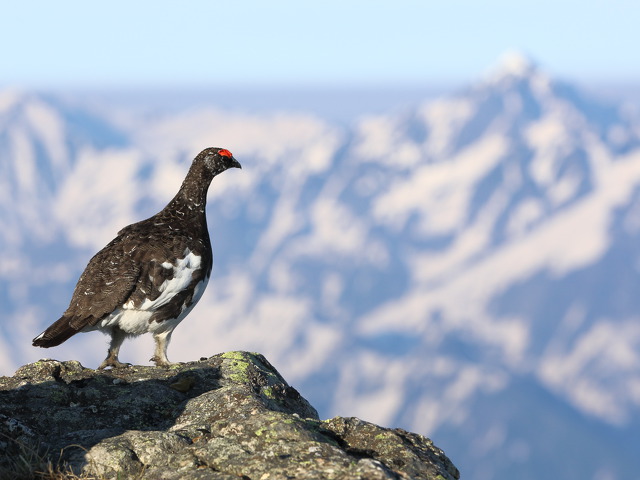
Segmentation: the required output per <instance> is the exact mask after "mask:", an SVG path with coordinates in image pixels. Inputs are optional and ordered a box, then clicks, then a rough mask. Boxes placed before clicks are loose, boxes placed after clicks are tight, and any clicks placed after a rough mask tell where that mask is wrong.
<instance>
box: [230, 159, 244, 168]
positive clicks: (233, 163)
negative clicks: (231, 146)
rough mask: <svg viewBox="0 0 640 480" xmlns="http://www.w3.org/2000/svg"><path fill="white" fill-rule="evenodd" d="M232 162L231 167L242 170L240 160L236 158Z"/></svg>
mask: <svg viewBox="0 0 640 480" xmlns="http://www.w3.org/2000/svg"><path fill="white" fill-rule="evenodd" d="M231 160H233V162H232V163H231V165H233V166H234V167H236V168H239V169H242V165H240V162H239V161H238V160H236V159H235V157H231Z"/></svg>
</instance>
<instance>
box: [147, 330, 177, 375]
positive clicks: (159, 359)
mask: <svg viewBox="0 0 640 480" xmlns="http://www.w3.org/2000/svg"><path fill="white" fill-rule="evenodd" d="M171 333H173V331H172V330H170V331H166V332H160V333H154V335H153V339H154V340H155V341H156V350H155V352H154V354H153V357H151V358H150V361H152V362H154V363H155V364H156V366H158V367H160V366H162V367H167V366H169V365H175V363H173V362H170V361H169V359H168V358H167V347H168V346H169V342H170V341H171Z"/></svg>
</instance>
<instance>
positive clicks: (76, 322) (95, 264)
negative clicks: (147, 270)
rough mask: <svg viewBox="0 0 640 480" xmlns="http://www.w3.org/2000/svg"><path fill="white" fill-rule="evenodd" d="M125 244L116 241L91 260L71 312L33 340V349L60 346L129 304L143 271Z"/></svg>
mask: <svg viewBox="0 0 640 480" xmlns="http://www.w3.org/2000/svg"><path fill="white" fill-rule="evenodd" d="M123 240H124V237H122V236H118V237H116V238H115V239H114V240H113V241H112V242H111V243H109V244H108V245H107V246H106V247H104V248H103V249H102V250H100V251H99V252H98V253H96V254H95V255H94V256H93V258H92V259H91V260H89V263H88V265H87V267H86V268H85V270H84V272H83V273H82V275H81V276H80V279H79V280H78V283H77V284H76V288H75V290H74V292H73V296H72V297H71V302H70V303H69V308H67V310H66V311H65V312H64V314H63V315H62V317H60V318H59V319H58V320H57V321H56V322H54V323H53V324H52V325H51V326H49V328H47V329H46V330H45V331H44V332H42V333H41V334H40V335H38V336H37V337H36V338H34V340H33V344H34V345H36V346H41V347H52V346H55V345H59V344H60V343H62V342H64V341H65V340H67V339H68V338H70V337H71V336H73V335H74V334H76V333H78V332H79V331H80V330H82V329H83V328H84V327H86V326H89V325H95V324H96V323H98V322H99V321H100V320H101V319H102V318H104V317H105V316H107V315H108V314H110V313H111V312H113V311H114V310H115V309H116V308H118V307H120V306H122V305H123V304H124V303H125V302H126V301H127V299H128V298H129V297H130V296H131V294H132V292H133V291H135V288H136V285H137V283H138V279H139V278H140V274H141V268H140V265H139V264H138V263H137V262H136V260H135V258H134V257H133V256H132V255H131V252H130V251H128V248H127V244H126V242H124V241H123ZM129 250H130V249H129Z"/></svg>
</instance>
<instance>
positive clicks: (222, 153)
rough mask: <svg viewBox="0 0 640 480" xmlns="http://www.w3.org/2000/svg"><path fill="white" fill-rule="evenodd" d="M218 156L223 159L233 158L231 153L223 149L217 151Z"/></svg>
mask: <svg viewBox="0 0 640 480" xmlns="http://www.w3.org/2000/svg"><path fill="white" fill-rule="evenodd" d="M218 155H222V156H223V157H233V155H231V152H230V151H229V150H227V149H225V148H221V149H220V150H219V151H218Z"/></svg>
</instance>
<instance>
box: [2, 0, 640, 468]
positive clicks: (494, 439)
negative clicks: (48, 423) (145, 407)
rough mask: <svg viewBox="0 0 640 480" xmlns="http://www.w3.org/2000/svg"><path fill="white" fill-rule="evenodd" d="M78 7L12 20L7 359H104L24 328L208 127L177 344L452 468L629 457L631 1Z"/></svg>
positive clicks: (635, 264)
mask: <svg viewBox="0 0 640 480" xmlns="http://www.w3.org/2000/svg"><path fill="white" fill-rule="evenodd" d="M71 3H72V4H74V5H75V7H74V8H73V13H71V11H72V9H71V8H69V10H65V9H61V8H58V7H55V8H54V7H53V6H51V5H48V4H47V5H45V4H43V5H41V8H40V10H39V14H38V15H35V16H34V15H32V13H31V10H29V11H27V10H28V9H26V7H19V6H15V7H12V10H7V12H5V15H3V16H2V17H0V39H1V40H2V42H0V53H1V54H2V55H3V58H4V67H0V68H3V70H2V71H1V73H2V76H0V253H1V254H2V260H1V261H0V305H1V306H2V309H0V374H1V375H11V374H12V373H13V372H14V371H15V369H16V368H18V367H19V366H20V365H22V364H24V363H27V362H32V361H35V360H37V359H39V358H42V357H53V358H56V359H59V360H68V359H76V360H79V361H81V362H82V363H83V365H85V366H88V367H93V368H95V367H96V366H97V365H98V364H99V363H100V361H101V360H102V358H103V357H104V351H105V348H106V337H103V336H101V335H99V334H98V333H93V334H86V335H78V336H76V337H73V338H71V339H70V340H68V341H67V342H66V343H65V344H63V345H61V346H60V347H56V348H55V349H52V350H40V349H36V348H33V347H31V339H32V338H33V337H34V336H35V335H36V334H37V333H39V332H40V331H41V330H42V329H43V328H44V327H45V326H46V325H48V324H49V323H50V322H52V321H54V320H55V319H57V318H58V316H59V315H60V314H61V313H62V312H63V311H64V310H65V309H66V307H67V304H68V301H69V299H70V297H71V293H72V290H73V286H74V285H75V282H76V281H77V279H78V276H79V275H80V273H81V272H82V270H83V268H84V266H85V265H86V263H87V262H88V260H89V259H90V258H91V256H92V255H93V254H94V253H95V252H96V251H97V250H98V249H100V248H101V247H102V246H104V245H105V244H106V243H107V242H108V241H110V240H111V239H112V238H113V237H114V236H115V234H116V233H117V231H118V230H119V229H120V228H121V227H123V226H124V225H126V224H129V223H132V222H134V221H138V220H141V219H143V218H146V217H148V216H150V215H152V214H154V213H156V212H157V211H158V210H159V209H160V208H162V207H163V206H164V205H165V204H166V202H167V201H168V200H169V199H170V198H171V197H172V196H173V195H174V194H175V192H176V191H177V189H178V187H179V185H180V183H181V181H182V179H183V178H184V175H185V173H186V171H187V169H188V167H189V164H190V161H191V159H192V158H193V157H194V156H195V154H197V153H198V152H199V151H200V150H202V149H203V148H205V147H207V146H219V147H224V148H228V149H229V150H231V151H232V152H233V154H234V156H235V157H236V158H237V159H238V160H239V161H240V162H241V163H242V165H243V169H242V171H232V172H228V173H225V174H224V175H221V176H220V177H219V178H216V180H215V181H214V183H213V184H212V187H211V189H210V193H209V204H208V217H209V227H210V232H211V237H212V243H213V248H214V271H213V276H212V279H211V281H210V283H209V287H208V289H207V291H206V292H205V294H204V296H203V298H202V300H201V301H200V303H199V304H198V306H197V307H196V308H195V309H194V311H193V312H192V314H191V315H190V316H189V318H188V320H186V321H185V322H184V323H183V324H182V325H181V326H180V327H179V328H178V329H177V330H176V332H175V334H174V336H173V340H172V343H171V346H170V349H169V358H170V359H171V360H173V361H190V360H195V359H198V358H199V357H201V356H209V355H212V354H214V353H218V352H221V351H227V350H240V349H242V350H253V351H259V352H261V353H263V354H264V355H266V356H267V358H268V359H269V360H270V361H271V362H272V363H273V364H274V366H275V367H276V368H277V369H278V370H280V372H281V373H282V374H283V376H284V377H285V378H287V380H288V381H290V382H291V383H292V384H293V385H294V386H295V387H296V388H297V389H298V390H300V392H301V393H302V395H304V396H305V397H306V398H308V399H309V400H310V402H311V403H312V404H313V405H314V406H315V407H317V408H318V410H319V413H320V416H321V417H323V418H328V417H331V416H333V415H343V416H350V415H353V416H358V417H361V418H364V419H366V420H369V421H373V422H376V423H379V424H381V425H383V426H388V427H402V428H406V429H408V430H412V431H416V432H419V433H421V434H423V435H426V436H428V437H430V438H432V439H433V440H434V442H435V443H436V444H437V445H438V446H440V447H442V448H443V449H444V450H445V452H446V453H447V455H448V456H449V457H450V458H451V459H452V460H453V462H454V463H455V464H456V466H458V467H459V468H460V470H461V474H462V478H469V479H474V480H489V479H496V480H506V479H513V478H517V479H522V480H528V479H537V478H547V477H562V478H566V479H576V480H578V479H580V480H584V479H594V480H595V479H597V480H614V479H625V480H627V479H640V473H639V472H640V460H638V458H637V447H638V445H640V421H639V420H638V418H640V415H639V414H640V315H639V314H638V312H640V296H639V295H638V294H637V292H638V291H640V277H639V273H640V241H639V240H640V115H639V111H640V110H639V108H640V89H638V88H637V87H636V86H635V85H636V83H634V79H637V78H639V77H640V71H638V65H637V64H636V63H634V62H632V61H630V60H629V59H630V56H629V54H628V49H629V48H630V47H629V46H630V45H634V44H635V43H634V42H636V41H637V40H639V39H637V38H636V37H637V36H638V33H637V32H638V30H637V28H636V26H635V23H634V21H633V19H634V15H633V12H634V11H636V10H634V9H636V7H635V6H634V5H635V4H631V3H629V2H622V3H624V5H622V4H619V2H618V3H616V5H615V6H612V5H611V4H610V3H605V2H602V1H600V0H598V1H596V2H593V3H590V4H589V5H583V4H580V5H577V4H575V5H574V4H573V2H569V1H567V2H560V3H557V2H554V3H553V4H552V3H551V2H548V1H546V0H545V1H542V2H535V3H534V2H522V3H521V4H520V5H519V6H517V7H516V6H514V5H512V4H510V3H507V2H499V1H494V0H492V1H490V2H486V4H483V5H482V8H481V6H479V5H470V4H467V3H465V2H459V1H454V2H450V3H447V5H446V6H440V7H435V6H433V5H431V4H429V5H426V4H427V3H428V2H411V1H409V2H406V3H402V4H401V5H400V4H396V3H394V7H393V8H391V7H390V6H388V5H386V3H384V2H373V3H371V2H367V3H366V4H365V3H364V2H360V1H359V0H358V1H354V2H352V3H350V4H344V2H343V3H341V4H340V5H338V3H335V2H329V3H328V4H327V5H326V6H323V7H321V6H319V5H315V6H310V7H308V9H305V8H303V7H300V6H295V5H294V4H293V3H291V2H288V1H285V0H278V1H277V2H275V3H271V4H269V5H266V4H262V3H258V2H255V3H252V2H238V4H236V5H235V6H233V7H209V6H203V4H202V3H198V2H196V4H194V6H193V9H192V10H186V9H184V8H182V9H181V8H177V7H176V6H174V5H173V4H170V3H168V2H164V1H160V2H157V3H154V8H153V9H148V8H147V7H145V6H144V5H142V4H144V2H142V3H141V4H140V5H138V4H136V5H130V4H124V3H122V4H120V2H118V1H116V4H120V6H121V7H122V8H124V7H125V6H126V9H125V10H126V11H125V10H122V9H118V8H109V9H106V8H105V7H95V6H88V5H86V4H84V3H82V2H75V1H74V2H71ZM627 3H628V5H627ZM116 6H117V5H116ZM96 8H98V10H95V9H96ZM92 9H93V10H92ZM61 12H62V13H61ZM98 19H99V20H100V21H98ZM54 20H55V21H54ZM27 21H28V26H29V28H28V29H25V28H24V26H25V25H27V24H25V23H24V22H27ZM114 32H118V33H117V34H115V33H114ZM330 32H331V33H330ZM594 32H599V33H598V34H597V35H596V34H594ZM612 32H613V33H612ZM513 45H515V46H520V47H521V50H523V51H525V52H532V53H534V54H535V58H536V59H539V60H540V62H541V65H542V66H539V65H538V64H537V63H536V61H534V60H532V57H531V55H530V54H528V53H525V54H523V53H518V51H516V52H514V51H511V53H507V54H505V55H502V56H500V57H499V59H498V60H497V61H496V60H495V58H497V57H498V56H499V54H500V53H501V52H503V51H505V50H506V49H507V47H510V46H513ZM625 52H627V53H625ZM566 79H571V80H566ZM152 344H153V342H152V339H151V337H149V338H146V337H143V338H138V339H136V340H133V341H127V342H126V343H125V344H124V346H123V350H122V355H121V358H122V360H123V361H128V362H132V363H138V364H148V363H149V361H148V358H149V357H150V355H151V352H152V348H153V345H152Z"/></svg>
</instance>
